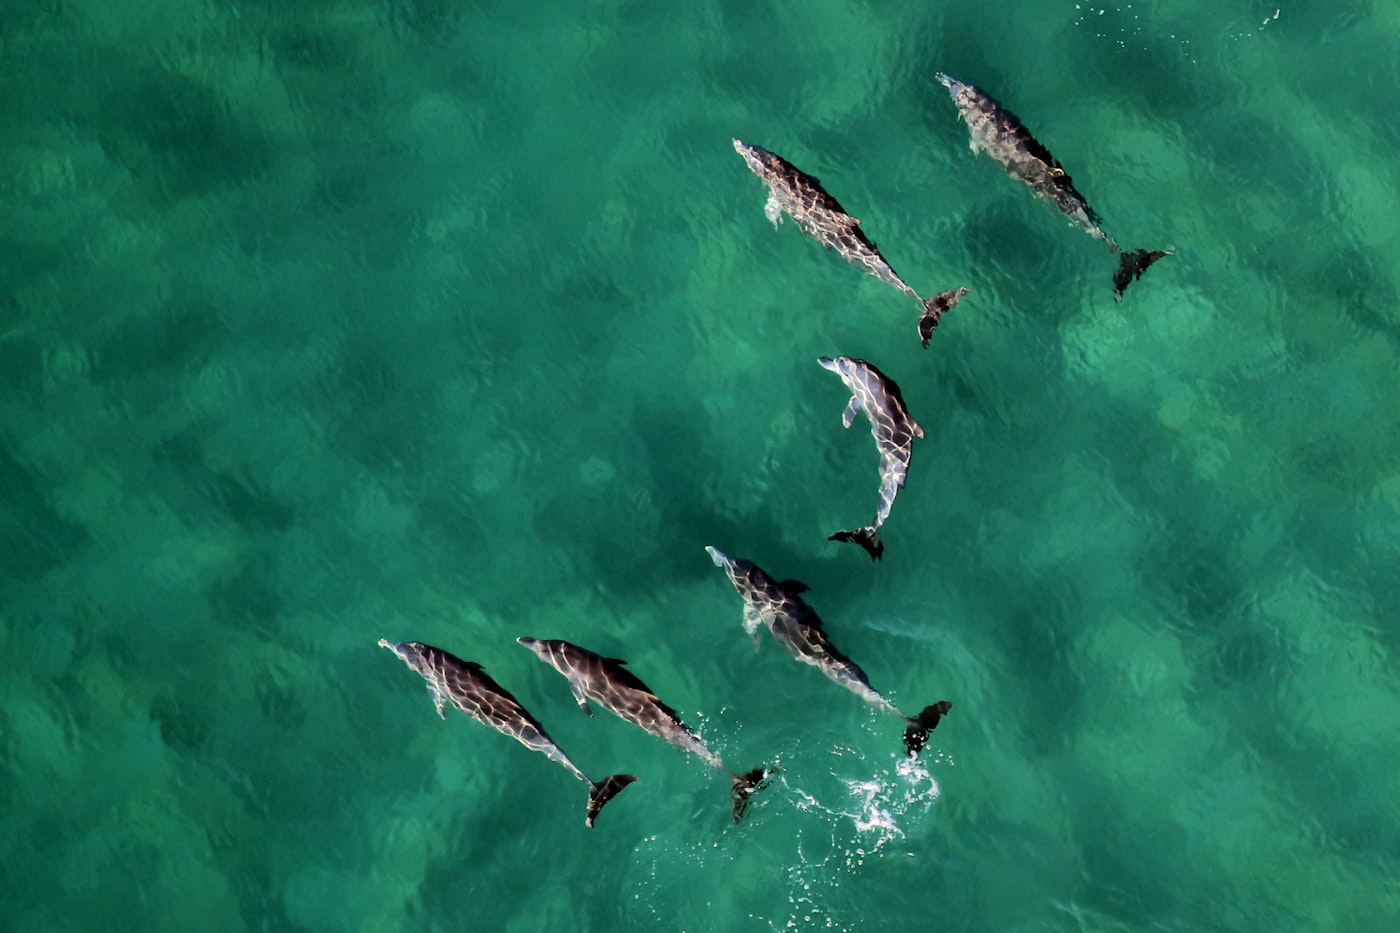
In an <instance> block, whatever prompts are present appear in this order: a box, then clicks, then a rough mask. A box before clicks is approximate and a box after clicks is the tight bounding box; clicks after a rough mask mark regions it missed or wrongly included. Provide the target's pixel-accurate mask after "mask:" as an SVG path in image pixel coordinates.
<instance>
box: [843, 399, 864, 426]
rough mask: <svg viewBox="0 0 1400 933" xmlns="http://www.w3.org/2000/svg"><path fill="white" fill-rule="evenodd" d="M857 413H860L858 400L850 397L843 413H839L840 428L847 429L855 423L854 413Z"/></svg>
mask: <svg viewBox="0 0 1400 933" xmlns="http://www.w3.org/2000/svg"><path fill="white" fill-rule="evenodd" d="M858 411H860V399H858V398H856V397H855V396H854V395H852V396H851V400H850V401H849V402H847V403H846V409H845V411H843V412H841V426H842V427H845V428H849V427H850V426H851V425H852V424H853V423H855V420H856V412H858Z"/></svg>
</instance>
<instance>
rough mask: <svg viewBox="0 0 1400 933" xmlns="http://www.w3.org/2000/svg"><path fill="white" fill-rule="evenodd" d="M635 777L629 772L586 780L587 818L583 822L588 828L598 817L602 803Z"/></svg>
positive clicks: (619, 791)
mask: <svg viewBox="0 0 1400 933" xmlns="http://www.w3.org/2000/svg"><path fill="white" fill-rule="evenodd" d="M636 779H637V778H636V776H635V775H631V774H610V775H608V776H607V777H605V778H603V779H602V780H601V781H598V782H596V783H595V782H593V781H589V782H588V818H587V819H586V820H584V822H585V823H586V824H587V825H588V827H589V828H590V829H592V828H593V821H594V820H596V819H597V818H598V814H599V813H600V812H601V811H602V809H603V805H604V804H606V803H607V802H608V801H609V800H612V799H613V798H614V797H616V796H617V795H618V794H619V793H621V792H622V789H623V788H624V787H626V786H627V785H628V784H631V783H632V782H633V781H635V780H636Z"/></svg>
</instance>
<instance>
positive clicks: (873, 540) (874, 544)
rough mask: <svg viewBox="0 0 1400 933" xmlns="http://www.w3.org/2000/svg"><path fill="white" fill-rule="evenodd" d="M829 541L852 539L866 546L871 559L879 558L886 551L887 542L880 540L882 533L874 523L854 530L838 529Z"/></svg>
mask: <svg viewBox="0 0 1400 933" xmlns="http://www.w3.org/2000/svg"><path fill="white" fill-rule="evenodd" d="M826 540H828V541H851V542H854V543H855V544H859V545H860V546H861V547H863V548H865V553H867V554H869V555H870V559H871V560H879V559H880V557H881V556H882V555H883V554H884V553H885V542H884V541H881V540H880V535H879V534H878V533H877V532H876V531H875V526H874V525H866V526H865V527H864V528H857V529H855V530H854V531H838V532H836V534H834V535H831V536H829V537H828V538H827V539H826Z"/></svg>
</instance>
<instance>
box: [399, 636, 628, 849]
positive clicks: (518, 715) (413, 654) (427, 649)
mask: <svg viewBox="0 0 1400 933" xmlns="http://www.w3.org/2000/svg"><path fill="white" fill-rule="evenodd" d="M379 647H381V648H388V649H389V650H390V651H392V652H394V654H396V655H398V656H399V659H400V660H402V661H403V662H404V663H405V664H407V665H408V666H409V667H411V668H413V669H414V670H415V671H417V672H418V673H419V674H421V675H422V676H423V679H424V680H426V681H427V682H428V690H429V692H431V693H432V695H433V703H434V704H435V705H436V706H437V711H438V715H439V716H441V717H442V718H443V719H446V718H447V711H446V709H445V708H444V707H445V705H446V704H447V703H449V702H450V703H451V704H452V705H453V706H455V707H457V708H458V709H459V710H461V711H462V712H464V713H466V714H467V715H468V716H470V717H472V718H473V719H476V720H478V721H480V722H484V723H485V724H486V725H488V726H490V727H491V728H492V729H495V730H496V731H497V732H500V733H503V734H505V735H508V736H510V737H511V738H513V739H515V740H516V741H517V742H519V743H520V744H521V745H524V746H525V747H526V748H528V749H530V750H532V751H536V752H540V753H541V754H543V755H545V756H547V757H549V758H552V759H553V760H555V761H557V762H559V763H560V764H561V765H563V766H564V767H565V768H566V769H567V770H568V771H569V773H570V774H572V775H573V776H574V777H576V778H578V779H579V780H580V781H582V782H583V783H585V784H587V785H588V809H587V811H586V814H585V819H584V824H585V825H587V826H589V827H592V825H593V821H594V819H596V818H597V816H598V813H599V811H601V810H602V809H603V805H604V804H606V803H607V802H608V801H609V800H611V799H612V798H613V797H614V796H616V795H617V793H618V792H619V791H621V790H622V789H623V788H624V787H626V786H627V785H628V784H631V783H632V782H633V781H635V780H636V777H635V776H633V775H631V774H612V775H609V776H608V777H606V778H604V779H603V780H601V781H594V780H591V779H590V778H589V777H588V775H586V774H584V773H583V772H582V771H580V770H579V769H578V766H577V765H575V764H574V763H573V762H572V761H570V760H569V756H568V755H565V754H564V752H563V751H562V750H561V749H560V748H559V746H558V745H555V744H554V740H553V739H551V738H550V737H549V733H547V732H545V731H544V726H541V725H540V724H539V721H538V720H536V719H535V717H534V716H531V715H530V714H529V713H528V712H527V711H526V710H525V707H523V706H521V705H520V703H519V702H518V701H517V700H516V699H515V697H513V696H511V695H510V693H509V692H508V691H507V690H506V689H505V688H504V687H502V686H501V685H500V684H498V683H496V682H495V681H494V680H492V679H491V678H490V677H489V676H487V674H486V671H484V670H483V669H482V667H481V665H480V664H477V663H476V662H475V661H463V660H462V659H461V658H459V657H456V656H455V655H451V654H448V653H447V652H446V651H443V650H442V649H441V648H434V647H432V646H431V645H425V644H423V643H422V642H416V641H408V642H398V643H395V642H391V641H389V640H388V639H385V638H381V639H379Z"/></svg>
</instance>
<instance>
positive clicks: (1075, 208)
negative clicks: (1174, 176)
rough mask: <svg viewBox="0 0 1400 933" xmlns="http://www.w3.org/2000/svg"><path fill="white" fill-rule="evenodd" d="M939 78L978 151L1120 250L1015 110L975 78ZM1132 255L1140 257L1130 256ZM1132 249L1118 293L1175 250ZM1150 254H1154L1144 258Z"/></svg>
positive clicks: (1115, 281) (1119, 277)
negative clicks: (973, 81)
mask: <svg viewBox="0 0 1400 933" xmlns="http://www.w3.org/2000/svg"><path fill="white" fill-rule="evenodd" d="M938 81H939V83H940V84H942V85H943V86H944V87H946V88H947V89H948V93H949V94H950V95H952V98H953V103H954V104H955V105H956V106H957V108H958V113H959V114H960V115H961V116H962V118H963V120H964V121H965V122H966V123H967V128H968V132H969V133H970V134H971V136H972V139H971V142H970V145H971V147H972V151H973V153H974V154H976V153H977V152H979V151H981V152H986V153H987V154H988V155H990V156H991V157H992V158H993V159H995V160H996V161H997V162H999V163H1001V165H1002V167H1003V168H1005V169H1006V171H1007V174H1009V175H1010V176H1011V177H1012V178H1019V179H1020V180H1021V181H1023V182H1025V183H1026V184H1027V185H1029V186H1030V188H1031V190H1032V191H1034V192H1035V193H1036V194H1037V195H1039V196H1040V197H1042V198H1044V199H1045V200H1047V201H1049V202H1050V203H1051V204H1053V205H1055V207H1056V208H1058V209H1059V211H1060V213H1062V214H1064V215H1065V216H1066V217H1068V218H1069V219H1070V220H1072V221H1074V222H1075V223H1077V224H1079V226H1081V227H1083V228H1084V230H1085V231H1087V232H1088V234H1089V235H1090V236H1092V237H1096V238H1097V239H1100V240H1102V241H1104V242H1105V243H1107V244H1108V247H1109V249H1111V250H1113V251H1114V252H1115V253H1117V252H1120V250H1119V247H1118V243H1117V242H1116V241H1115V240H1114V239H1113V238H1112V237H1110V236H1109V235H1108V234H1106V233H1104V231H1103V226H1102V221H1101V220H1100V218H1099V215H1098V214H1097V213H1096V212H1095V211H1094V209H1093V208H1092V207H1090V206H1089V202H1088V201H1086V200H1085V199H1084V196H1083V195H1082V194H1080V193H1079V191H1078V190H1077V189H1076V188H1075V187H1074V180H1073V179H1072V178H1070V176H1069V175H1068V173H1066V172H1065V170H1064V166H1062V165H1060V162H1059V160H1058V159H1056V158H1055V157H1054V156H1052V155H1051V154H1050V150H1048V149H1046V148H1045V146H1044V145H1042V144H1041V143H1040V141H1039V140H1037V139H1036V138H1035V137H1034V136H1032V135H1031V132H1030V130H1028V129H1026V126H1025V124H1023V123H1022V122H1021V121H1020V119H1018V118H1017V116H1016V115H1015V114H1014V113H1012V112H1011V111H1009V110H1007V109H1006V108H1005V107H1003V106H1002V105H1001V103H1000V102H999V101H997V100H996V99H995V98H993V97H992V96H991V95H989V94H987V93H986V92H985V91H982V90H980V89H979V88H975V87H973V86H972V85H971V84H964V83H963V82H962V81H959V80H957V79H956V78H950V77H949V76H948V75H946V74H939V75H938ZM1128 255H1132V256H1134V257H1135V258H1134V259H1131V260H1130V259H1129V258H1128ZM1128 255H1125V256H1124V257H1123V258H1122V259H1120V262H1119V269H1118V272H1117V273H1116V274H1115V275H1114V277H1113V291H1114V297H1115V298H1121V297H1122V296H1123V290H1124V289H1125V288H1127V287H1128V284H1129V283H1130V282H1131V281H1132V279H1133V278H1136V277H1137V276H1139V275H1141V274H1142V272H1143V270H1144V269H1146V268H1147V267H1148V266H1150V265H1151V264H1152V263H1153V262H1156V261H1157V260H1158V259H1161V258H1162V257H1163V256H1169V255H1171V254H1170V253H1167V252H1162V251H1160V250H1152V251H1150V252H1149V251H1148V250H1136V251H1135V252H1134V253H1132V254H1128ZM1148 256H1151V257H1152V258H1150V259H1147V261H1142V260H1143V259H1146V257H1148ZM1130 276H1131V277H1132V278H1130Z"/></svg>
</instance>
